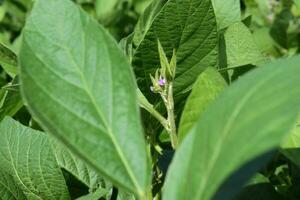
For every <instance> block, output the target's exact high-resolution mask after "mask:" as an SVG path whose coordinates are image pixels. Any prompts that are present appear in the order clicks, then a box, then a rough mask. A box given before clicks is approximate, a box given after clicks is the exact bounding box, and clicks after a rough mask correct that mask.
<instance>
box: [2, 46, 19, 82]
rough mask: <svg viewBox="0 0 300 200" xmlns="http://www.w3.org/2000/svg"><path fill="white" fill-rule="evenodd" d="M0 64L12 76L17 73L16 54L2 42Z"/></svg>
mask: <svg viewBox="0 0 300 200" xmlns="http://www.w3.org/2000/svg"><path fill="white" fill-rule="evenodd" d="M0 65H1V66H2V67H3V69H4V70H5V72H7V73H8V74H9V75H10V76H11V77H12V78H14V77H15V76H16V75H17V74H18V67H17V66H18V63H17V56H16V54H15V53H14V52H12V51H11V50H10V49H9V48H7V47H6V46H4V45H3V44H0Z"/></svg>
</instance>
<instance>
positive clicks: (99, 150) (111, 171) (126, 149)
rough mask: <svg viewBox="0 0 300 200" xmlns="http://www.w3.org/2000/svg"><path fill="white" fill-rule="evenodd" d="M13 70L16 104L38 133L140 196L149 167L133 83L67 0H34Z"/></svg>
mask: <svg viewBox="0 0 300 200" xmlns="http://www.w3.org/2000/svg"><path fill="white" fill-rule="evenodd" d="M61 19H64V20H61ZM41 44H42V45H41ZM20 64H21V91H22V95H23V99H24V101H25V103H26V104H27V106H28V109H29V110H30V111H31V113H32V114H33V115H34V116H35V118H36V119H37V120H38V122H39V123H40V124H41V125H42V127H43V128H44V129H45V130H47V131H48V132H49V133H52V134H53V135H54V136H56V137H57V138H58V139H59V140H60V141H62V142H63V143H65V145H66V146H67V147H68V148H70V149H71V151H72V152H73V153H74V154H75V155H76V156H79V157H81V158H82V159H83V160H84V161H85V162H87V163H88V164H89V165H90V166H92V167H93V168H94V169H95V170H96V171H97V172H98V173H100V174H101V176H104V177H106V178H108V179H110V180H111V181H112V182H113V183H114V184H115V185H117V186H120V187H123V188H126V189H128V190H130V191H132V192H134V193H135V194H136V195H139V196H143V195H144V191H145V190H146V189H147V188H148V186H149V182H150V180H149V177H150V170H149V166H150V165H149V159H148V158H149V156H148V154H147V151H146V144H145V139H144V136H143V134H142V128H141V125H140V119H139V118H140V116H139V109H138V104H137V98H136V84H135V81H134V76H133V73H132V71H131V69H130V65H129V63H128V61H127V59H126V57H125V56H124V55H123V53H122V51H121V50H120V49H119V48H118V45H117V44H116V42H115V41H114V40H113V39H112V37H111V36H110V35H109V34H108V33H107V32H106V31H105V30H104V29H103V28H102V27H100V26H99V25H98V24H97V22H96V21H94V20H93V19H92V18H90V17H89V16H88V15H87V14H86V13H84V12H83V11H82V10H81V9H79V8H78V7H77V6H76V5H75V4H73V3H72V2H71V1H67V0H64V1H61V0H50V1H43V0H38V1H36V3H35V6H34V8H33V10H32V12H31V15H30V17H29V18H28V19H27V23H26V26H25V28H24V30H23V44H22V48H21V52H20Z"/></svg>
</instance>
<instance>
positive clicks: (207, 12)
mask: <svg viewBox="0 0 300 200" xmlns="http://www.w3.org/2000/svg"><path fill="white" fill-rule="evenodd" d="M157 39H159V40H160V42H161V44H162V46H163V48H164V50H165V52H166V54H167V56H168V57H169V58H170V57H171V55H172V52H173V49H176V53H177V54H176V56H177V69H176V79H175V83H174V93H175V95H178V94H179V93H185V92H187V90H190V89H191V87H192V84H193V83H194V81H195V80H196V79H197V77H198V75H199V74H200V73H201V72H202V71H204V70H205V69H206V68H207V67H209V66H215V65H216V61H217V53H216V51H217V26H216V19H215V15H214V10H213V7H212V4H211V0H201V1H199V0H191V1H186V0H170V1H168V2H167V3H166V4H165V5H164V6H163V8H162V9H161V11H160V12H159V13H158V14H157V15H155V17H154V19H153V21H152V23H151V27H150V28H149V29H148V31H147V33H146V34H145V36H144V39H143V40H142V42H141V43H140V45H139V46H138V48H137V50H136V52H135V56H134V59H133V63H134V66H135V72H136V74H137V77H138V83H139V86H140V88H141V90H142V91H143V92H145V91H149V87H150V85H151V83H150V79H149V74H150V73H154V72H155V70H156V69H157V68H158V67H159V56H158V51H157Z"/></svg>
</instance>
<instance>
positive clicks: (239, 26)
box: [225, 22, 265, 68]
mask: <svg viewBox="0 0 300 200" xmlns="http://www.w3.org/2000/svg"><path fill="white" fill-rule="evenodd" d="M225 44H226V54H227V66H228V68H234V67H239V66H243V65H248V64H252V65H256V64H259V63H260V62H262V61H264V60H265V58H264V56H263V55H262V54H261V52H260V50H259V48H258V47H257V46H256V43H255V40H254V38H253V35H252V34H251V32H250V30H249V29H248V28H247V26H246V25H244V24H243V23H242V22H239V23H235V24H233V25H231V26H230V27H229V28H228V29H227V30H226V32H225Z"/></svg>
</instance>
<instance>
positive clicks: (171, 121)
mask: <svg viewBox="0 0 300 200" xmlns="http://www.w3.org/2000/svg"><path fill="white" fill-rule="evenodd" d="M166 108H167V112H168V119H167V121H168V127H169V130H167V131H168V132H169V134H170V139H171V144H172V147H173V149H176V148H177V145H178V139H177V133H176V124H175V116H174V99H173V82H170V83H169V84H168V85H167V102H166Z"/></svg>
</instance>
